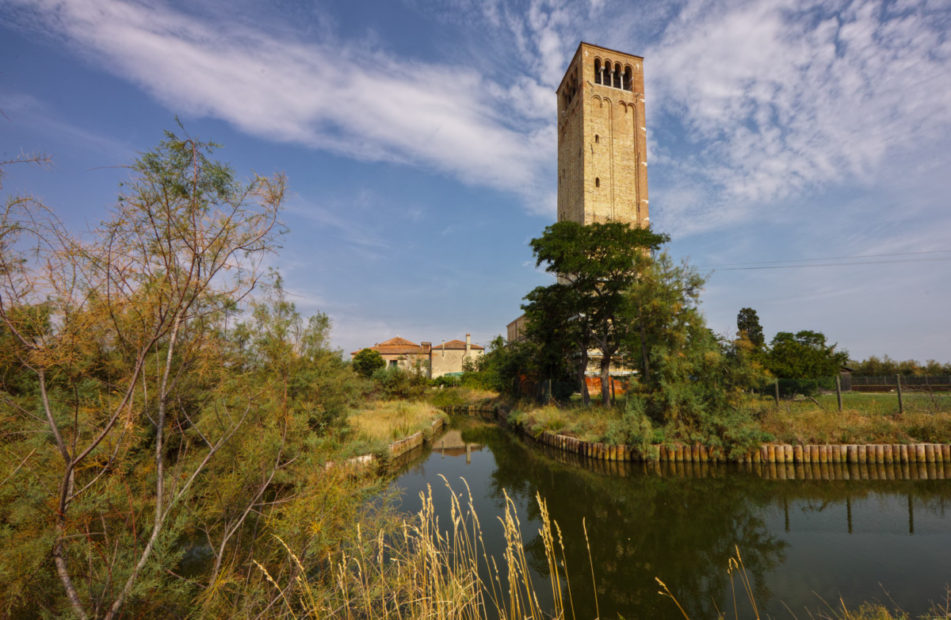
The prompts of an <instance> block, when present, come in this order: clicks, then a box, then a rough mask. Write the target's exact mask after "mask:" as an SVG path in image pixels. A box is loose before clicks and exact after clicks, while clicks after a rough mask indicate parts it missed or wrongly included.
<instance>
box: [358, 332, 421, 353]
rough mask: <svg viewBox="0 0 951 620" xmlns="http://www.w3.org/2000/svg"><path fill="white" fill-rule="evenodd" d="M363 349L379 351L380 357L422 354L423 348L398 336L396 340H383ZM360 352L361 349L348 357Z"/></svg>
mask: <svg viewBox="0 0 951 620" xmlns="http://www.w3.org/2000/svg"><path fill="white" fill-rule="evenodd" d="M365 348H368V349H373V350H374V351H379V352H380V355H405V354H420V353H423V348H422V347H421V346H419V345H418V344H416V343H415V342H410V341H409V340H407V339H406V338H400V337H399V336H397V337H396V338H390V339H389V340H384V341H383V342H378V343H376V344H375V345H373V346H372V347H365ZM360 351H362V349H358V350H356V351H354V352H353V353H351V354H350V355H351V356H353V355H356V354H357V353H359V352H360Z"/></svg>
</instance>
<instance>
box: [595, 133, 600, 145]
mask: <svg viewBox="0 0 951 620" xmlns="http://www.w3.org/2000/svg"><path fill="white" fill-rule="evenodd" d="M598 142H600V138H599V137H598V134H594V143H595V144H597V143H598Z"/></svg>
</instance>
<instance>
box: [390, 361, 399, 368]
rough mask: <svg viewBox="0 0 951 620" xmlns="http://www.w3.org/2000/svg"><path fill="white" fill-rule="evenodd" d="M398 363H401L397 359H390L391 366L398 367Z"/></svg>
mask: <svg viewBox="0 0 951 620" xmlns="http://www.w3.org/2000/svg"><path fill="white" fill-rule="evenodd" d="M397 364H399V362H397V361H396V360H390V368H396V366H397Z"/></svg>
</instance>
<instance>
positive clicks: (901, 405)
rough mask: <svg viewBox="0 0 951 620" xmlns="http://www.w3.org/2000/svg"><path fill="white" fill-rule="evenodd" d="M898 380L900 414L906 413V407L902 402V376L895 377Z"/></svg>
mask: <svg viewBox="0 0 951 620" xmlns="http://www.w3.org/2000/svg"><path fill="white" fill-rule="evenodd" d="M895 376H896V377H897V378H898V413H905V405H904V404H903V403H902V402H901V375H895Z"/></svg>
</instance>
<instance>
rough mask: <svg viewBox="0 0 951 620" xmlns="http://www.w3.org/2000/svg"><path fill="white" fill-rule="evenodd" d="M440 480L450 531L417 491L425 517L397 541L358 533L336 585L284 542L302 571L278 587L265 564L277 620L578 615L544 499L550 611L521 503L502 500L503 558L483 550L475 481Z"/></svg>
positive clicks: (335, 562) (340, 563) (337, 563)
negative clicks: (529, 551)
mask: <svg viewBox="0 0 951 620" xmlns="http://www.w3.org/2000/svg"><path fill="white" fill-rule="evenodd" d="M443 481H444V482H445V484H446V487H447V489H448V490H449V494H450V498H451V499H450V506H449V513H450V519H449V521H450V522H449V523H448V524H447V526H445V527H444V526H443V525H442V524H440V522H439V517H438V515H437V514H436V508H435V503H434V501H433V491H432V488H431V487H428V488H427V490H426V491H425V492H423V493H421V494H420V503H421V507H420V510H419V511H418V512H417V513H416V514H415V515H414V517H413V518H411V519H407V520H404V521H403V523H402V526H401V528H400V530H399V533H398V534H397V535H396V536H392V535H387V534H385V533H384V532H382V531H381V532H379V533H378V534H377V535H376V536H375V537H374V538H373V540H372V541H368V540H365V539H364V536H363V534H362V532H361V531H360V529H359V528H358V529H357V532H358V533H357V538H358V540H357V541H356V545H355V546H354V549H352V550H350V551H342V552H340V553H339V554H337V555H336V557H334V558H332V561H331V563H330V564H331V566H332V575H333V578H332V579H324V580H320V579H308V578H307V577H306V575H307V574H308V571H306V570H305V569H304V566H303V565H302V563H301V562H300V560H299V559H298V555H297V554H295V553H294V552H293V551H292V550H291V549H290V548H289V547H287V546H286V545H285V548H286V549H287V551H288V554H289V555H290V556H291V558H292V560H293V563H294V564H295V565H296V566H297V568H298V570H297V571H296V574H295V576H294V578H293V579H289V580H288V579H285V581H284V583H279V582H278V580H276V579H275V578H273V577H272V576H271V575H270V574H269V573H268V571H267V569H266V568H265V567H264V566H262V565H260V564H258V565H257V566H258V569H259V570H260V571H262V572H263V573H264V575H265V578H266V579H267V581H268V583H269V584H271V586H272V587H273V588H274V589H275V591H276V592H275V596H274V600H275V601H276V602H277V603H278V604H280V605H281V606H282V607H283V613H279V614H278V615H283V616H285V617H294V618H298V617H303V618H326V617H340V618H491V617H499V618H532V619H541V618H551V617H556V618H567V617H571V618H574V617H575V613H574V605H573V602H572V597H571V594H570V583H569V579H568V574H567V571H566V564H565V556H566V554H565V548H564V544H563V539H562V535H561V530H560V528H559V527H558V525H557V523H555V522H554V521H552V519H551V518H550V516H549V513H548V506H547V504H546V503H545V500H544V499H542V498H541V496H536V501H537V502H538V506H539V510H540V515H541V527H540V529H539V534H540V536H541V538H542V541H543V542H544V546H545V554H546V557H547V559H548V572H549V582H548V587H549V588H550V589H551V598H552V600H553V601H554V607H553V609H543V608H542V605H541V604H540V602H539V595H540V591H539V589H538V588H539V587H543V586H540V584H538V583H536V581H535V580H534V579H533V577H532V572H531V570H530V568H529V564H528V559H527V558H526V556H525V544H524V540H523V537H522V531H521V523H520V522H519V519H518V514H517V511H516V506H515V502H514V501H513V500H512V499H511V498H510V497H509V496H508V494H505V508H504V510H503V513H502V515H500V516H499V517H498V520H499V523H500V524H501V526H502V529H503V533H504V540H505V547H504V549H503V550H502V552H501V554H500V556H501V557H500V559H498V560H497V559H496V557H495V556H492V555H490V554H489V552H488V550H487V548H486V545H485V540H484V537H483V533H482V525H481V523H480V521H479V518H478V514H477V513H476V510H475V505H474V500H473V497H472V493H471V491H470V489H469V487H468V484H467V483H465V481H464V480H463V484H464V486H465V491H464V492H461V493H456V491H455V490H454V489H453V488H452V487H451V485H449V483H448V481H446V480H445V478H443ZM281 544H284V543H283V541H281ZM592 566H593V564H592ZM566 601H567V603H568V604H567V606H566V605H565V602H566ZM272 611H275V610H273V609H272ZM568 614H570V616H569V615H568Z"/></svg>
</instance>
